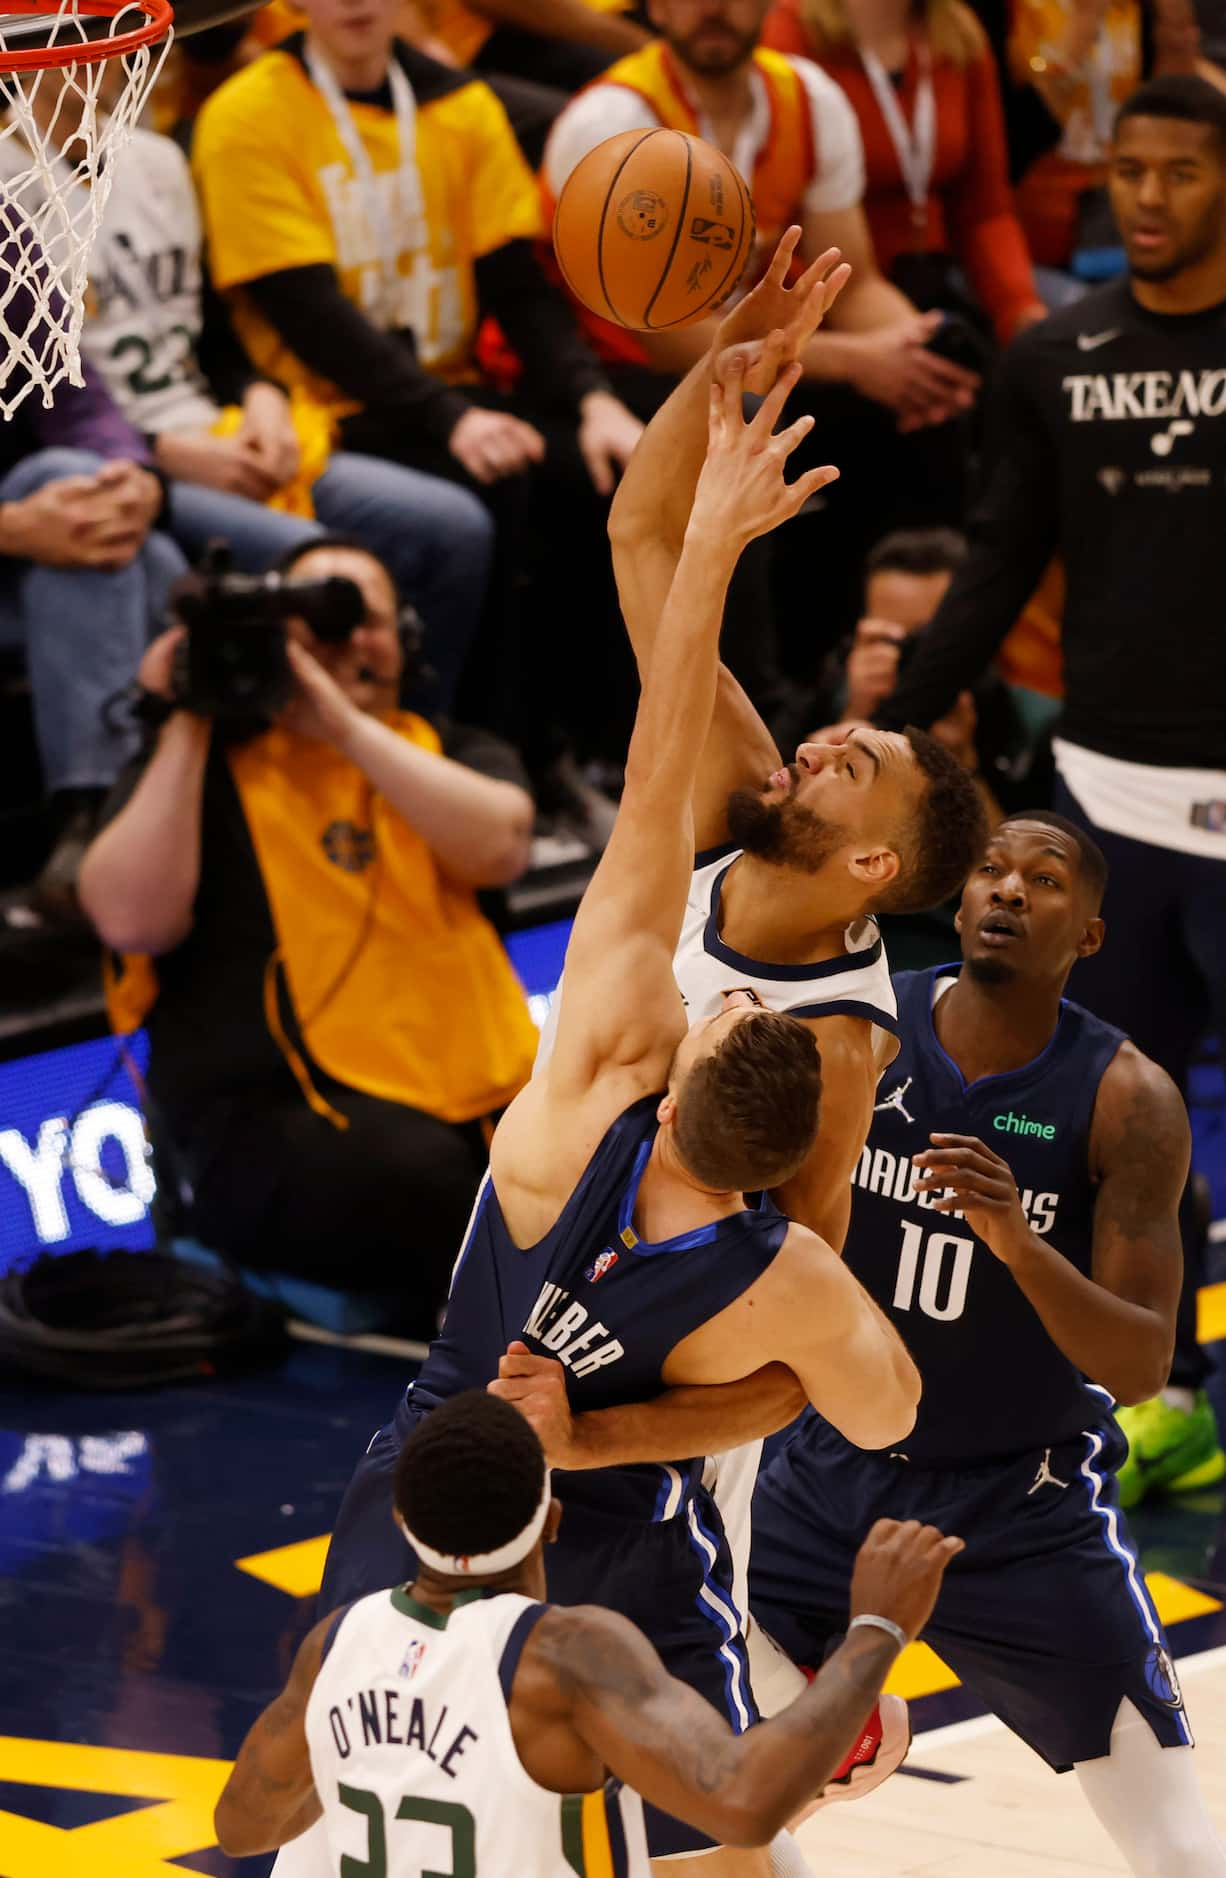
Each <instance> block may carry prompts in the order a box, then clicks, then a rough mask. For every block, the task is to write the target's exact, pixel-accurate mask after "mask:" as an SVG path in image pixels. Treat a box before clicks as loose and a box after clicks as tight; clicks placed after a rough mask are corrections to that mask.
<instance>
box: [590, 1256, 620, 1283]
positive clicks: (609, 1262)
mask: <svg viewBox="0 0 1226 1878" xmlns="http://www.w3.org/2000/svg"><path fill="white" fill-rule="evenodd" d="M616 1263H617V1253H616V1252H612V1251H610V1250H609V1249H608V1247H606V1248H605V1250H604V1251H603V1252H602V1253H601V1254H600V1255H599V1257H598V1258H595V1259H593V1260H592V1263H591V1264H590V1265H589V1266H588V1268H587V1270H586V1271H585V1272H584V1274H583V1276H584V1277H585V1278H586V1279H587V1281H588V1283H589V1285H598V1284H599V1283H600V1280H601V1279H602V1278H603V1277H604V1275H605V1273H606V1272H611V1271H612V1269H613V1267H614V1266H615V1265H616Z"/></svg>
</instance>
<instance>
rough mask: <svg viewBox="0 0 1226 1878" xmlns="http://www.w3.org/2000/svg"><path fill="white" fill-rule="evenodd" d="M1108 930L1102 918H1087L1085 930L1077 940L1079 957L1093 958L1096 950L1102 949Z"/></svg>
mask: <svg viewBox="0 0 1226 1878" xmlns="http://www.w3.org/2000/svg"><path fill="white" fill-rule="evenodd" d="M1106 931H1107V928H1106V926H1105V925H1104V924H1103V922H1102V920H1101V919H1090V920H1087V921H1086V924H1085V931H1084V932H1083V933H1082V935H1081V937H1080V939H1079V940H1078V941H1077V957H1078V958H1079V959H1092V958H1093V957H1094V954H1095V953H1096V952H1099V951H1101V950H1102V943H1103V939H1104V938H1105V936H1106Z"/></svg>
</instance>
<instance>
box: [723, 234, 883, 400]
mask: <svg viewBox="0 0 1226 1878" xmlns="http://www.w3.org/2000/svg"><path fill="white" fill-rule="evenodd" d="M800 236H801V231H800V228H799V226H797V225H793V226H792V227H791V228H789V229H788V230H787V231H786V233H785V234H784V235H783V236H782V238H781V240H780V242H779V245H778V247H777V248H776V249H775V253H774V257H773V259H772V261H771V264H770V266H769V267H768V268H767V270H766V272H765V274H764V275H763V276H762V278H761V280H760V281H759V282H758V284H757V286H756V287H754V288H753V289H752V290H751V291H750V292H749V293H747V294H746V295H745V298H744V299H743V300H741V301H739V302H738V304H737V305H736V306H735V307H733V309H732V311H731V312H730V313H729V314H727V315H726V316H725V317H724V318H723V319H722V320H721V321H720V323H719V328H718V330H717V332H716V335H715V344H714V347H713V351H714V354H715V360H714V366H713V374H714V376H715V377H716V379H718V380H721V381H722V379H723V377H724V375H725V373H726V371H727V369H728V365H729V361H730V359H731V358H732V357H733V356H734V355H739V356H740V357H741V359H742V360H743V369H744V375H745V376H744V389H745V390H746V391H747V392H749V393H751V394H752V395H754V396H757V397H763V396H765V394H766V393H767V392H768V391H770V390H771V388H772V386H773V385H774V383H775V381H776V379H777V378H778V376H779V373H780V372H781V371H782V370H783V369H784V367H785V366H787V365H791V364H794V363H795V361H796V360H798V359H799V358H800V356H801V353H802V352H803V351H804V348H805V346H806V345H807V344H808V343H809V341H810V339H812V337H813V335H814V333H815V332H816V331H817V329H818V327H819V326H820V325H821V323H822V321H823V320H824V319H825V317H826V315H827V313H828V312H829V311H830V308H831V307H832V306H833V305H834V303H835V301H836V300H837V299H838V297H839V295H840V293H842V291H843V289H844V287H845V286H846V285H847V282H848V281H849V280H850V278H851V268H850V266H849V265H848V263H847V262H845V261H843V260H841V258H840V252H839V249H838V248H827V249H826V252H825V253H824V254H819V255H818V257H817V259H816V261H814V262H813V263H812V264H811V265H810V266H809V267H807V268H806V269H805V271H804V273H803V274H802V275H801V276H800V277H799V279H798V280H796V281H795V282H794V283H793V284H792V285H791V286H790V287H789V286H788V284H787V277H788V274H789V272H790V271H791V267H792V263H793V260H794V259H795V255H796V247H797V243H798V242H799V241H800Z"/></svg>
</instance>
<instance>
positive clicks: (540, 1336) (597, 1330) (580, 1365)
mask: <svg viewBox="0 0 1226 1878" xmlns="http://www.w3.org/2000/svg"><path fill="white" fill-rule="evenodd" d="M614 1256H615V1257H616V1254H614ZM593 1269H594V1268H593ZM606 1269H607V1268H606ZM590 1317H591V1312H590V1311H589V1310H587V1308H586V1307H585V1306H584V1305H582V1304H576V1303H575V1301H574V1299H573V1298H572V1297H571V1294H570V1292H569V1291H565V1290H563V1288H562V1286H561V1285H555V1284H552V1283H550V1282H548V1281H546V1283H545V1284H543V1285H542V1286H541V1289H540V1295H539V1296H538V1298H537V1300H536V1303H535V1304H534V1305H533V1307H532V1310H531V1313H530V1314H529V1317H528V1321H527V1323H526V1324H525V1325H524V1328H523V1334H524V1336H525V1337H534V1338H535V1339H536V1341H537V1342H538V1343H540V1344H542V1345H543V1346H544V1348H545V1349H546V1350H548V1351H549V1352H550V1353H551V1355H553V1356H556V1357H557V1359H558V1361H559V1363H563V1364H565V1366H566V1368H567V1369H573V1370H574V1372H575V1374H576V1376H590V1375H591V1374H592V1373H593V1371H595V1370H598V1369H604V1368H605V1367H606V1366H607V1365H608V1364H609V1363H616V1362H617V1360H618V1358H619V1357H622V1356H624V1355H625V1354H626V1351H625V1347H624V1345H623V1344H621V1343H620V1342H619V1341H618V1339H617V1338H616V1337H614V1336H613V1335H612V1334H611V1333H610V1330H609V1327H608V1325H607V1324H602V1323H601V1322H600V1321H599V1319H597V1321H596V1322H595V1323H591V1322H589V1319H590ZM601 1337H604V1338H605V1339H606V1341H605V1342H604V1343H601V1342H600V1341H599V1339H600V1338H601ZM593 1344H595V1345H596V1348H595V1349H593V1348H592V1345H593Z"/></svg>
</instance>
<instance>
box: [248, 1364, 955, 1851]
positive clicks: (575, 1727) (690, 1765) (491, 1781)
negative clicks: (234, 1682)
mask: <svg viewBox="0 0 1226 1878" xmlns="http://www.w3.org/2000/svg"><path fill="white" fill-rule="evenodd" d="M393 1504H394V1517H395V1520H396V1523H397V1525H398V1526H399V1528H400V1530H401V1532H402V1533H403V1535H404V1537H405V1539H406V1540H407V1541H408V1543H409V1544H410V1545H411V1547H412V1548H413V1551H414V1552H415V1553H416V1555H417V1573H416V1576H415V1578H414V1579H413V1581H412V1583H411V1584H408V1585H403V1586H400V1587H399V1588H398V1589H396V1590H392V1591H381V1592H376V1593H375V1594H374V1595H373V1596H370V1597H366V1598H362V1599H360V1600H359V1601H358V1602H356V1603H354V1604H351V1605H347V1606H345V1607H344V1608H342V1609H341V1610H340V1611H338V1612H334V1613H332V1615H331V1616H329V1617H326V1618H324V1619H323V1621H322V1622H321V1623H319V1624H317V1625H316V1626H315V1628H314V1629H313V1630H312V1631H311V1632H310V1634H309V1636H308V1637H307V1638H306V1640H305V1642H304V1643H303V1645H302V1647H301V1649H300V1650H299V1652H298V1656H297V1659H296V1661H295V1663H294V1667H293V1670H292V1672H291V1674H290V1678H289V1682H288V1684H287V1686H286V1688H285V1690H284V1692H283V1693H282V1694H281V1695H280V1696H278V1697H277V1699H276V1701H275V1702H273V1703H272V1704H271V1706H270V1707H269V1708H268V1709H267V1710H265V1712H264V1714H263V1715H261V1717H260V1719H259V1720H258V1721H257V1722H256V1724H255V1726H254V1727H253V1728H252V1730H251V1732H250V1734H249V1735H248V1736H247V1739H246V1741H245V1742H244V1743H243V1747H242V1750H241V1752H240V1754H239V1757H238V1760H237V1762H236V1763H235V1767H234V1771H233V1773H232V1774H231V1776H230V1779H229V1781H228V1783H227V1785H226V1788H225V1791H224V1792H223V1793H222V1796H221V1799H220V1801H219V1803H218V1807H217V1835H218V1838H219V1840H220V1841H221V1844H222V1846H223V1847H224V1849H225V1850H226V1851H227V1852H230V1853H231V1854H233V1855H235V1856H237V1857H242V1856H246V1855H247V1854H248V1853H253V1852H267V1851H270V1850H272V1848H273V1847H274V1846H277V1845H280V1844H283V1843H284V1842H285V1841H286V1840H287V1839H289V1838H292V1837H294V1836H296V1835H297V1834H298V1833H300V1832H302V1831H304V1830H305V1828H306V1827H307V1826H308V1825H310V1824H312V1823H313V1822H314V1821H315V1820H316V1819H318V1818H319V1817H320V1816H321V1814H322V1817H323V1820H324V1828H325V1831H326V1833H327V1837H328V1844H329V1851H330V1854H331V1858H332V1862H333V1869H334V1870H342V1871H344V1870H349V1869H355V1870H356V1869H360V1870H375V1869H377V1870H379V1871H380V1872H384V1873H386V1874H387V1878H417V1874H418V1873H419V1872H421V1871H423V1870H426V1869H427V1868H435V1867H437V1868H438V1869H440V1870H441V1869H447V1870H449V1871H452V1872H455V1873H457V1874H459V1873H464V1872H468V1873H472V1872H480V1873H481V1878H571V1875H572V1874H573V1873H575V1872H576V1871H579V1872H599V1871H606V1872H608V1873H610V1874H611V1875H612V1878H646V1873H647V1871H648V1861H647V1851H646V1842H645V1835H644V1828H643V1810H642V1801H641V1799H640V1797H639V1796H640V1795H643V1796H646V1797H647V1798H649V1799H651V1800H652V1801H654V1803H655V1804H656V1805H657V1806H658V1807H660V1808H661V1809H663V1810H665V1811H667V1812H669V1813H671V1814H673V1815H674V1816H676V1817H679V1818H682V1819H686V1820H688V1821H689V1822H690V1823H691V1824H692V1825H693V1826H695V1827H697V1828H698V1829H699V1830H700V1831H702V1832H705V1833H708V1834H710V1835H711V1836H713V1837H716V1838H719V1839H720V1840H722V1841H723V1842H724V1843H725V1844H746V1845H762V1844H765V1843H766V1842H767V1841H769V1840H770V1839H771V1837H772V1836H773V1835H774V1834H775V1832H777V1831H778V1829H779V1828H780V1827H781V1826H782V1825H783V1824H784V1822H785V1821H786V1820H787V1819H788V1818H789V1817H790V1816H791V1815H792V1813H794V1812H795V1811H796V1810H797V1808H798V1807H799V1806H801V1805H803V1803H804V1802H805V1800H806V1799H807V1798H808V1797H809V1796H810V1795H812V1794H813V1793H815V1792H816V1791H818V1789H819V1788H821V1787H822V1786H823V1785H824V1784H825V1782H826V1781H827V1780H828V1779H829V1777H830V1774H831V1772H832V1771H833V1769H834V1768H835V1767H836V1766H837V1765H838V1762H839V1760H840V1759H841V1757H842V1756H843V1755H844V1754H845V1752H846V1750H847V1747H848V1745H849V1744H850V1742H851V1740H852V1738H853V1736H854V1734H855V1732H856V1730H857V1729H858V1728H859V1726H860V1724H861V1722H862V1720H863V1716H864V1713H865V1711H866V1710H867V1708H868V1707H870V1706H871V1704H872V1701H873V1698H874V1697H875V1696H876V1694H877V1693H878V1692H879V1690H880V1688H881V1684H882V1682H883V1681H884V1679H885V1676H886V1674H887V1673H888V1671H889V1669H890V1666H891V1664H892V1663H893V1661H894V1659H895V1657H896V1656H897V1654H898V1651H899V1650H900V1649H901V1648H902V1646H903V1644H904V1643H905V1642H907V1641H908V1640H910V1639H911V1638H913V1637H914V1636H915V1635H916V1634H917V1632H918V1631H919V1629H920V1628H921V1627H922V1625H923V1624H924V1622H925V1621H926V1619H927V1617H928V1616H929V1614H930V1612H931V1610H932V1606H933V1603H934V1601H935V1598H936V1594H937V1592H938V1590H939V1588H940V1584H941V1579H942V1576H943V1574H944V1570H945V1566H946V1564H947V1563H948V1561H949V1560H950V1559H951V1558H953V1557H954V1555H955V1554H956V1553H957V1552H959V1551H960V1550H961V1547H962V1542H961V1540H960V1539H947V1538H943V1537H942V1536H941V1534H940V1533H938V1532H936V1531H935V1530H934V1529H933V1528H932V1527H931V1526H921V1525H919V1524H918V1522H916V1521H911V1522H909V1523H908V1524H907V1525H899V1524H898V1523H896V1522H895V1521H891V1520H882V1521H880V1522H879V1524H878V1525H877V1526H876V1527H875V1528H874V1529H873V1531H872V1533H870V1535H869V1537H868V1539H867V1540H866V1542H865V1544H864V1546H863V1547H862V1549H861V1552H860V1556H859V1559H858V1560H857V1564H856V1574H855V1578H854V1580H853V1583H852V1590H851V1609H852V1621H851V1627H850V1629H849V1632H848V1635H847V1638H846V1640H845V1642H844V1643H843V1644H842V1645H841V1646H840V1648H839V1650H838V1652H837V1653H836V1654H835V1655H834V1656H832V1657H831V1658H830V1660H829V1661H828V1662H827V1663H826V1665H825V1666H824V1668H823V1669H822V1671H821V1673H820V1675H818V1677H817V1678H816V1679H815V1681H814V1682H813V1683H812V1684H811V1685H810V1686H809V1687H808V1688H807V1689H806V1690H805V1692H804V1693H803V1694H802V1695H801V1696H800V1698H799V1699H798V1700H797V1701H796V1702H795V1703H793V1704H792V1706H791V1707H790V1708H788V1709H787V1710H785V1711H784V1712H783V1713H782V1714H781V1715H779V1716H777V1717H776V1718H775V1719H774V1720H772V1721H769V1722H763V1723H762V1724H761V1725H760V1726H759V1727H757V1728H754V1729H751V1730H750V1731H749V1733H748V1734H745V1735H735V1734H733V1732H732V1730H731V1728H730V1727H729V1725H728V1723H727V1721H726V1720H725V1719H724V1718H723V1716H721V1715H720V1714H719V1713H718V1712H717V1711H716V1710H715V1709H714V1708H713V1707H712V1706H711V1705H710V1703H708V1702H706V1701H704V1700H703V1698H702V1697H701V1696H700V1695H697V1694H695V1692H694V1691H693V1690H692V1689H689V1688H687V1687H686V1685H685V1684H684V1683H681V1682H678V1681H676V1680H675V1679H674V1678H673V1677H671V1676H669V1675H668V1673H667V1671H666V1670H665V1668H664V1665H663V1664H662V1662H661V1661H660V1658H659V1657H658V1655H657V1654H656V1652H655V1650H654V1649H653V1648H652V1646H651V1645H650V1644H649V1643H648V1642H647V1640H646V1638H645V1637H643V1635H642V1634H641V1632H640V1631H638V1630H637V1629H636V1628H635V1627H634V1625H633V1624H630V1623H628V1622H627V1621H626V1619H625V1618H624V1617H619V1616H616V1615H615V1614H614V1613H613V1612H612V1611H608V1610H602V1609H598V1608H596V1607H595V1606H582V1605H581V1606H576V1607H571V1608H569V1609H563V1608H561V1607H559V1606H556V1605H550V1604H547V1603H545V1602H543V1601H542V1600H543V1599H544V1597H545V1557H544V1548H545V1546H546V1545H547V1544H549V1543H551V1542H552V1541H553V1540H554V1539H556V1537H557V1532H558V1527H559V1523H560V1521H561V1518H562V1508H561V1506H560V1504H559V1503H558V1501H557V1500H555V1499H554V1498H553V1494H552V1489H551V1482H550V1475H549V1469H548V1468H547V1466H546V1464H545V1456H544V1452H543V1450H542V1448H541V1445H540V1442H539V1441H538V1439H537V1437H536V1434H535V1433H534V1432H533V1430H532V1428H531V1426H530V1424H529V1423H528V1422H527V1421H526V1420H525V1419H524V1417H523V1416H522V1415H520V1414H519V1413H518V1412H517V1411H516V1410H515V1409H512V1408H510V1407H508V1405H507V1404H506V1403H505V1402H500V1401H498V1400H497V1399H496V1398H495V1397H493V1396H491V1395H488V1394H486V1393H485V1392H484V1391H481V1390H471V1391H468V1392H466V1393H464V1394H461V1395H457V1396H453V1397H452V1398H451V1400H450V1401H448V1402H445V1403H443V1404H442V1406H441V1407H439V1408H437V1409H436V1410H435V1411H434V1413H433V1414H432V1415H430V1416H429V1417H427V1419H426V1420H425V1421H424V1422H423V1423H421V1425H420V1426H419V1427H418V1428H417V1429H416V1430H415V1432H414V1433H413V1434H412V1435H411V1436H410V1437H409V1439H408V1441H407V1442H406V1443H405V1445H404V1447H403V1449H402V1450H401V1453H400V1456H399V1459H398V1461H397V1465H396V1473H395V1483H394V1494H393ZM623 1782H624V1783H625V1784H623ZM448 1835H450V1846H449V1847H448ZM440 1852H441V1853H442V1854H443V1858H442V1859H440V1858H439V1857H438V1854H439V1853H440ZM448 1852H449V1853H450V1856H449V1857H448Z"/></svg>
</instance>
